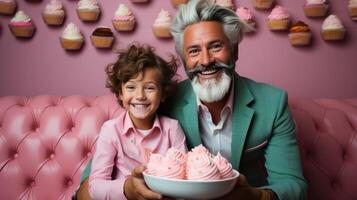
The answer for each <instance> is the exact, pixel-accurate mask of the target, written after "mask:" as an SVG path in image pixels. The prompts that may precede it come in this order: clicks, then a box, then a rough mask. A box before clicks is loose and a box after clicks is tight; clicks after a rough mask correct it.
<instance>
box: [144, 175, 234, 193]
mask: <svg viewBox="0 0 357 200" xmlns="http://www.w3.org/2000/svg"><path fill="white" fill-rule="evenodd" d="M233 173H234V176H233V177H231V178H226V179H221V180H208V181H205V180H203V181H197V180H182V179H168V178H163V177H158V176H153V175H149V174H147V173H145V172H144V173H143V175H144V180H145V182H146V185H147V186H148V187H149V188H150V189H151V190H152V191H154V192H157V193H160V194H162V195H164V196H168V197H175V198H188V199H215V198H218V197H221V196H224V195H225V194H227V193H229V192H230V191H231V190H232V189H233V188H234V186H235V184H236V182H237V178H238V176H239V172H238V171H236V170H233Z"/></svg>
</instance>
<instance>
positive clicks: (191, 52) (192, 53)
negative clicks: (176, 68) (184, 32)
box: [188, 49, 199, 56]
mask: <svg viewBox="0 0 357 200" xmlns="http://www.w3.org/2000/svg"><path fill="white" fill-rule="evenodd" d="M198 53H199V50H198V49H190V50H188V54H189V55H190V56H196V55H198Z"/></svg>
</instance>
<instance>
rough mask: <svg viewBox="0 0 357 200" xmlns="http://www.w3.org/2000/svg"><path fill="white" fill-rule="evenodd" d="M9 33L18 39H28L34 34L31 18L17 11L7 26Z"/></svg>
mask: <svg viewBox="0 0 357 200" xmlns="http://www.w3.org/2000/svg"><path fill="white" fill-rule="evenodd" d="M9 27H10V30H11V33H12V34H13V35H14V36H16V37H20V38H30V37H32V36H33V34H34V32H35V29H36V28H35V25H34V24H33V22H32V20H31V18H30V17H29V16H28V15H26V14H25V13H24V12H23V11H21V10H20V11H18V12H17V13H16V14H15V16H14V17H13V18H12V19H11V21H10V24H9Z"/></svg>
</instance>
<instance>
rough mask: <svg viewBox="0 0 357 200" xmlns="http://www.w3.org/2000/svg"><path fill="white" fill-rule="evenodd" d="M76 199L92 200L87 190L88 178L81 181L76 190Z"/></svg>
mask: <svg viewBox="0 0 357 200" xmlns="http://www.w3.org/2000/svg"><path fill="white" fill-rule="evenodd" d="M77 199H78V200H92V198H91V197H90V195H89V190H88V178H87V179H85V180H84V181H83V183H82V184H81V185H80V186H79V189H78V192H77Z"/></svg>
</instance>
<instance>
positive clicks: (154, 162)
mask: <svg viewBox="0 0 357 200" xmlns="http://www.w3.org/2000/svg"><path fill="white" fill-rule="evenodd" d="M162 159H163V156H162V155H160V154H156V153H153V154H151V155H150V158H149V162H148V164H147V166H146V172H147V173H148V174H151V175H154V176H157V172H158V169H159V167H160V165H161V160H162Z"/></svg>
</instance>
